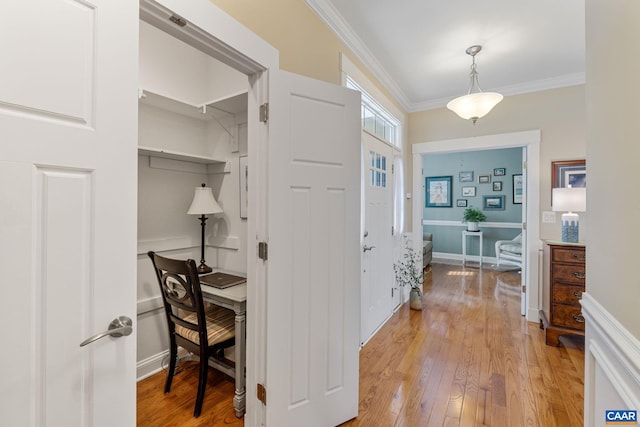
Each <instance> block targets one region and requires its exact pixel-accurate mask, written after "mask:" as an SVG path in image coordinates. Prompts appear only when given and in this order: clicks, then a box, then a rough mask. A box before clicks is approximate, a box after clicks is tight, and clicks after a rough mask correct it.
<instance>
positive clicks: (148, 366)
mask: <svg viewBox="0 0 640 427" xmlns="http://www.w3.org/2000/svg"><path fill="white" fill-rule="evenodd" d="M165 357H169V350H165V351H163V352H162V353H158V354H154V355H153V356H151V357H147V358H146V359H144V360H141V361H139V362H138V363H137V364H136V379H137V381H140V380H143V379H145V378H147V377H150V376H151V375H153V374H155V373H157V372H160V370H161V369H162V360H163V359H164V358H165Z"/></svg>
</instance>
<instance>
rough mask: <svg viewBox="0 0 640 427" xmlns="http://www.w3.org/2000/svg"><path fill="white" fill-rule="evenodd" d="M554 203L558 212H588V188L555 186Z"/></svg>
mask: <svg viewBox="0 0 640 427" xmlns="http://www.w3.org/2000/svg"><path fill="white" fill-rule="evenodd" d="M551 191H552V197H553V205H552V206H551V209H552V210H553V211H556V212H586V211H587V189H586V188H585V187H580V188H578V187H573V188H572V187H567V188H553V189H552V190H551Z"/></svg>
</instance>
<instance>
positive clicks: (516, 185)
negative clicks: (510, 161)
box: [511, 174, 524, 205]
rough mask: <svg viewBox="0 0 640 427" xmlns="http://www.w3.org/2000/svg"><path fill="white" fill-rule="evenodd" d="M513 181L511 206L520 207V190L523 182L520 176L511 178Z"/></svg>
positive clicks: (516, 175)
mask: <svg viewBox="0 0 640 427" xmlns="http://www.w3.org/2000/svg"><path fill="white" fill-rule="evenodd" d="M511 178H512V179H513V204H514V205H521V204H522V190H523V186H524V182H523V179H522V174H515V175H513V176H512V177H511Z"/></svg>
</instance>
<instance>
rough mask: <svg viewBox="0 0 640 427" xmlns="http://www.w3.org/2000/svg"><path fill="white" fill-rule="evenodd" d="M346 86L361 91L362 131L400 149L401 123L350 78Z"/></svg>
mask: <svg viewBox="0 0 640 427" xmlns="http://www.w3.org/2000/svg"><path fill="white" fill-rule="evenodd" d="M346 80H347V81H346V86H347V87H348V88H350V89H354V90H357V91H359V92H360V93H361V94H362V111H361V117H362V129H364V130H365V131H367V132H369V133H370V134H372V135H374V136H376V137H378V138H380V139H381V140H383V141H386V142H388V143H390V144H392V145H395V146H397V147H400V136H399V129H400V122H399V121H398V120H397V119H396V118H395V117H393V116H392V115H391V114H389V113H388V112H387V111H386V110H385V109H384V108H382V106H381V105H380V104H378V103H377V102H376V101H375V100H374V99H373V98H372V97H371V96H370V95H369V94H368V93H367V92H365V91H364V89H362V88H361V87H360V86H358V84H357V83H356V82H354V81H353V80H352V79H351V78H350V77H349V76H347V79H346Z"/></svg>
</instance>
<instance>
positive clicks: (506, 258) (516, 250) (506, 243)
mask: <svg viewBox="0 0 640 427" xmlns="http://www.w3.org/2000/svg"><path fill="white" fill-rule="evenodd" d="M496 259H497V260H498V263H497V266H498V267H500V265H501V264H502V265H515V266H517V267H520V268H522V233H520V234H518V235H517V236H516V237H514V238H513V239H512V240H498V241H496Z"/></svg>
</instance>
